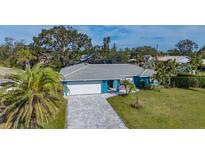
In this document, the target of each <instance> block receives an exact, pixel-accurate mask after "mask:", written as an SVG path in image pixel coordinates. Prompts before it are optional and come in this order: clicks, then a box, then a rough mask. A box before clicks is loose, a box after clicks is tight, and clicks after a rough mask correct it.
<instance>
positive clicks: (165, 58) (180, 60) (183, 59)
mask: <svg viewBox="0 0 205 154" xmlns="http://www.w3.org/2000/svg"><path fill="white" fill-rule="evenodd" d="M157 60H158V61H168V60H176V63H178V64H186V63H188V62H189V61H190V57H189V56H161V57H157Z"/></svg>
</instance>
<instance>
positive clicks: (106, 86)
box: [60, 63, 154, 96]
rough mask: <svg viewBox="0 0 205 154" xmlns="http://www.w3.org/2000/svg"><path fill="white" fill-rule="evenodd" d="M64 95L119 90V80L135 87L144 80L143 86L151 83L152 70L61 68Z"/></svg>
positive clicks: (123, 66)
mask: <svg viewBox="0 0 205 154" xmlns="http://www.w3.org/2000/svg"><path fill="white" fill-rule="evenodd" d="M60 73H61V74H62V75H63V76H64V79H63V80H62V83H63V85H64V95H65V96H68V95H82V94H100V93H109V92H116V93H118V92H119V90H120V87H121V86H120V80H130V81H131V82H133V83H134V84H135V85H136V86H137V87H139V84H140V81H141V80H144V82H145V85H150V84H152V83H153V81H152V80H151V79H150V77H152V76H153V74H154V70H152V69H144V68H142V67H139V66H137V65H133V64H85V63H81V64H77V65H72V66H68V67H65V68H62V69H61V71H60Z"/></svg>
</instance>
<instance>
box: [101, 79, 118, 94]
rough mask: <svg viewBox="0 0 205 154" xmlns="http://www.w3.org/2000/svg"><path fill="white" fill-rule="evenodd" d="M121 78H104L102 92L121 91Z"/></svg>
mask: <svg viewBox="0 0 205 154" xmlns="http://www.w3.org/2000/svg"><path fill="white" fill-rule="evenodd" d="M119 87H120V80H103V81H102V94H104V93H117V94H118V93H119Z"/></svg>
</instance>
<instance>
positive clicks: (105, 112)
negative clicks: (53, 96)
mask: <svg viewBox="0 0 205 154" xmlns="http://www.w3.org/2000/svg"><path fill="white" fill-rule="evenodd" d="M67 120H68V124H67V128H76V129H83V128H87V129H95V128H102V129H104V128H107V129H119V128H126V126H125V124H124V123H123V122H122V120H121V119H120V118H119V116H118V115H117V113H116V112H115V111H114V110H113V108H112V107H111V105H110V104H109V103H108V102H107V100H106V97H104V96H103V95H79V96H70V97H69V98H68V118H67Z"/></svg>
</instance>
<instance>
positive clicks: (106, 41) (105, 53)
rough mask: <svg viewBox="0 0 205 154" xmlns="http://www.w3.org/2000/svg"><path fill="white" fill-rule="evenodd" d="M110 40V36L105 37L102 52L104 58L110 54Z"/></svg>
mask: <svg viewBox="0 0 205 154" xmlns="http://www.w3.org/2000/svg"><path fill="white" fill-rule="evenodd" d="M110 42H111V38H110V37H109V36H107V37H104V38H103V46H102V52H103V57H104V58H107V57H108V56H109V52H110Z"/></svg>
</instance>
